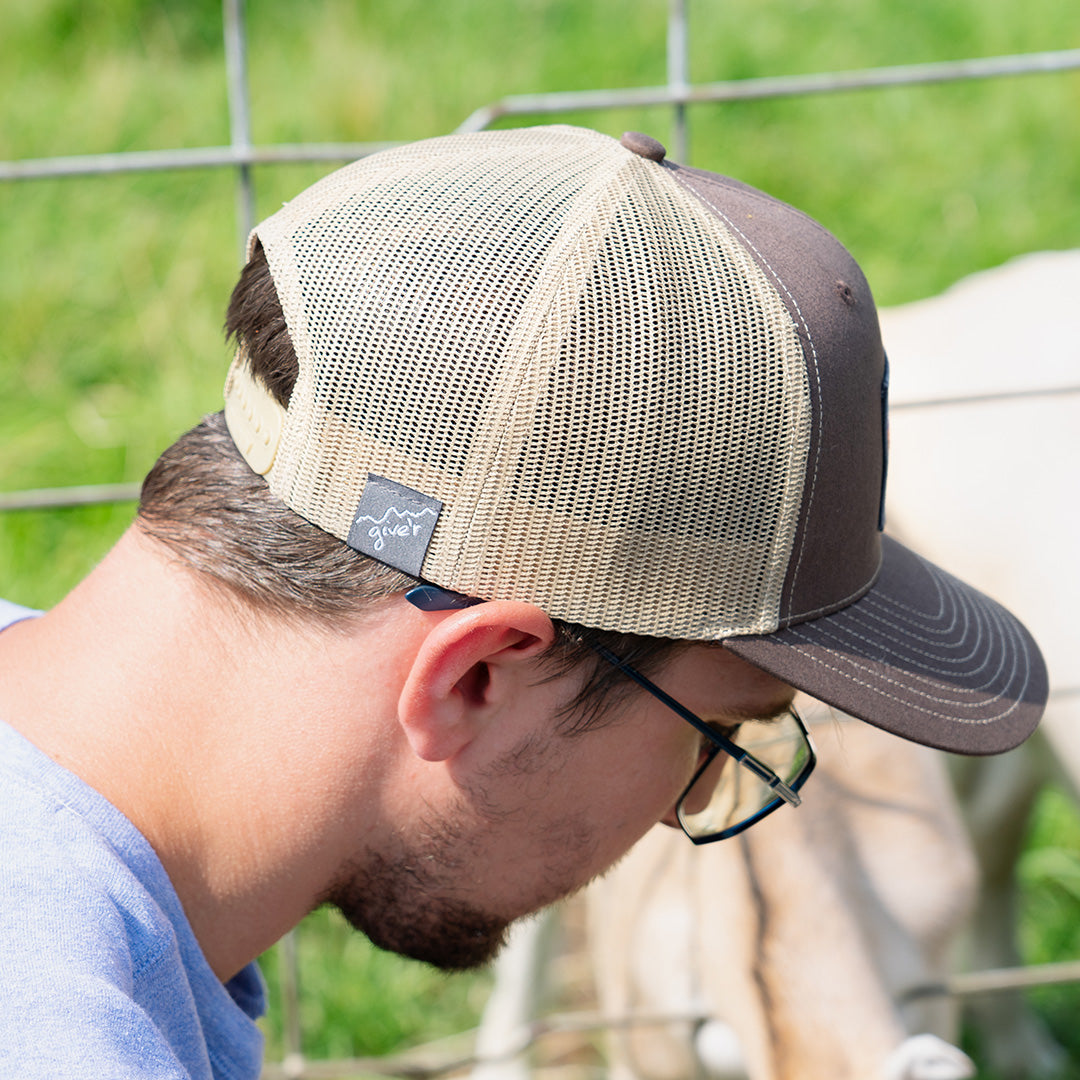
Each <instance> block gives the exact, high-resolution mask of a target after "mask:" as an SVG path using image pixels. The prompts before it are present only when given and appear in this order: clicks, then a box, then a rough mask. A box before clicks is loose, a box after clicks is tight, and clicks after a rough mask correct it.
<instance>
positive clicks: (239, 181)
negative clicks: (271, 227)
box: [0, 0, 1080, 1080]
mask: <svg viewBox="0 0 1080 1080" xmlns="http://www.w3.org/2000/svg"><path fill="white" fill-rule="evenodd" d="M222 9H223V40H224V55H225V66H226V81H227V90H228V109H229V127H230V141H229V144H228V145H227V146H212V147H200V148H193V149H172V150H153V151H131V152H125V153H103V154H90V155H79V156H56V157H48V158H38V159H24V160H15V161H0V182H12V183H14V182H31V181H35V180H48V179H56V178H60V177H68V178H79V177H89V176H100V175H106V174H119V173H143V172H158V171H175V170H184V169H231V170H233V171H234V172H235V177H236V221H237V236H238V245H239V250H240V254H241V258H242V257H243V253H244V248H245V244H246V239H247V236H248V234H249V233H250V231H251V229H252V228H253V227H254V225H255V187H254V178H253V168H254V167H255V166H263V165H283V164H294V163H300V162H308V163H310V162H327V163H340V162H346V161H351V160H355V159H357V158H360V157H364V156H366V155H369V154H373V153H376V152H378V151H380V150H383V149H387V148H389V147H392V146H396V145H399V143H396V142H348V143H298V144H275V145H272V146H256V145H254V144H253V142H252V136H251V101H250V97H249V93H248V78H247V29H246V22H245V10H244V0H223V3H222ZM666 45H667V50H666V60H667V81H666V82H665V83H664V84H663V85H661V86H652V87H624V88H616V89H595V90H587V91H575V92H555V93H542V94H529V95H514V96H509V97H505V98H503V99H501V100H499V101H495V102H492V103H490V104H487V105H485V106H483V107H481V108H479V109H477V110H475V111H474V112H473V113H472V114H470V115H469V116H468V117H467V118H466V119H465V120H464V121H463V122H462V123H461V124H460V125H459V128H458V130H459V131H480V130H483V129H485V128H487V127H490V126H491V125H492V124H494V123H495V122H497V121H499V120H502V119H506V118H514V117H526V116H529V115H539V114H545V115H551V114H558V113H566V112H573V111H579V110H602V109H612V108H624V107H640V108H644V107H646V106H666V107H669V108H670V109H671V111H672V117H673V138H672V148H671V149H672V153H671V156H672V158H673V159H675V160H678V161H680V162H682V163H684V164H690V163H691V162H692V152H691V148H690V145H689V138H688V133H687V123H686V114H687V109H688V108H689V107H690V106H702V105H708V104H711V105H717V104H721V103H731V102H745V101H752V100H765V99H769V98H780V97H804V96H808V95H815V94H835V93H852V92H855V91H869V90H880V89H884V88H888V87H898V86H915V85H929V84H935V83H947V82H962V81H974V80H984V79H1002V78H1009V77H1016V76H1023V75H1049V74H1053V73H1060V72H1066V71H1075V70H1080V49H1070V50H1058V51H1048V52H1036V53H1025V54H1021V55H1011V56H996V57H988V58H979V59H971V60H956V61H950V62H944V63H928V64H913V65H905V66H899V67H882V68H869V69H863V70H854V71H842V72H823V73H815V74H809V75H800V76H782V77H765V78H751V79H743V80H730V81H722V82H711V83H704V84H697V85H695V84H693V83H692V82H691V81H690V74H689V20H688V14H687V9H686V0H669V6H668V20H667V43H666ZM1077 393H1080V383H1077V384H1070V385H1063V386H1059V387H1054V388H1050V389H1039V390H1030V391H1027V390H1017V391H1012V392H1007V393H1002V394H993V395H972V396H967V397H947V398H937V399H932V400H925V401H914V402H904V403H898V404H896V405H894V408H897V409H925V408H940V407H950V408H953V407H957V406H963V405H971V404H979V403H982V402H988V401H1000V400H1006V399H1014V398H1025V397H1032V396H1040V397H1045V396H1060V395H1073V394H1077ZM138 493H139V485H138V484H96V485H83V486H78V487H63V488H58V487H54V488H42V489H36V490H27V491H15V492H0V512H16V511H29V510H46V509H57V508H67V507H78V506H88V505H95V504H103V503H116V502H126V501H132V500H135V499H137V498H138ZM282 956H283V962H282V964H281V969H282V985H281V987H280V993H281V999H282V1008H283V1028H284V1042H285V1047H286V1053H285V1055H284V1058H283V1060H282V1061H281V1062H268V1063H267V1064H266V1066H265V1068H264V1074H263V1075H264V1077H265V1078H267V1080H277V1078H282V1080H285V1078H287V1080H301V1078H308V1080H315V1078H320V1077H352V1076H371V1075H383V1076H400V1077H411V1078H415V1080H429V1078H431V1080H434V1078H436V1077H439V1076H443V1075H446V1074H448V1073H452V1072H459V1071H462V1070H465V1069H467V1068H469V1067H470V1066H473V1065H477V1064H490V1063H492V1062H493V1061H498V1060H505V1059H506V1058H507V1057H510V1056H515V1055H517V1054H519V1053H522V1052H524V1051H525V1050H527V1049H528V1048H530V1047H532V1046H535V1045H536V1044H537V1043H538V1042H540V1041H542V1040H544V1039H545V1038H547V1037H548V1036H551V1035H553V1034H559V1033H563V1034H565V1033H566V1032H578V1033H583V1032H588V1031H595V1030H599V1029H602V1028H610V1027H612V1026H631V1025H657V1024H670V1023H680V1022H681V1023H686V1022H688V1021H689V1022H700V1021H702V1020H705V1019H708V1017H704V1016H701V1015H699V1014H696V1013H695V1014H693V1015H687V1014H677V1015H676V1014H664V1015H658V1014H644V1013H642V1014H633V1015H627V1016H625V1017H621V1018H617V1019H612V1018H610V1017H608V1018H604V1017H601V1016H600V1015H598V1014H594V1013H586V1012H582V1013H573V1014H559V1015H555V1016H549V1017H546V1018H543V1019H539V1020H536V1021H534V1022H532V1023H531V1024H529V1025H528V1026H527V1027H526V1028H523V1029H522V1030H521V1031H520V1032H519V1033H518V1035H517V1039H516V1041H515V1042H514V1045H513V1047H512V1049H511V1050H508V1051H507V1052H506V1053H503V1054H500V1055H498V1056H497V1057H491V1056H483V1055H478V1054H476V1053H475V1052H474V1049H473V1045H472V1037H473V1035H474V1033H470V1032H464V1033H462V1034H461V1035H460V1036H457V1037H455V1038H454V1039H452V1040H444V1041H442V1042H440V1043H438V1044H434V1045H433V1046H431V1047H418V1048H413V1049H412V1050H410V1051H408V1052H406V1053H403V1054H399V1055H394V1056H391V1057H384V1058H368V1059H351V1060H339V1061H307V1060H305V1058H304V1056H303V1053H302V1043H303V1030H302V1024H301V1021H300V995H299V989H298V986H299V981H298V967H299V961H298V958H297V951H296V947H295V939H294V938H293V937H292V935H290V936H289V937H287V938H286V939H285V941H284V942H283V947H282ZM1077 981H1080V963H1064V964H1052V965H1042V966H1030V967H1027V968H1020V969H1010V970H1003V971H989V972H975V973H969V974H965V975H957V976H954V977H953V978H952V979H950V980H949V981H948V982H947V983H946V984H940V985H934V986H926V987H914V988H912V989H911V990H910V991H909V996H910V997H912V998H915V997H925V996H934V995H942V994H948V995H951V996H955V997H964V996H969V995H976V994H984V993H995V992H999V991H1002V990H1009V989H1016V988H1021V987H1030V986H1036V985H1048V984H1051V983H1060V982H1077Z"/></svg>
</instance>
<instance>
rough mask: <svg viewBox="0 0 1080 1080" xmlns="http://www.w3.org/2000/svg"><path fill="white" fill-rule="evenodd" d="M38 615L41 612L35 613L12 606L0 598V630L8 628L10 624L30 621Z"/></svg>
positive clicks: (19, 606)
mask: <svg viewBox="0 0 1080 1080" xmlns="http://www.w3.org/2000/svg"><path fill="white" fill-rule="evenodd" d="M40 614H41V612H40V611H35V610H34V608H28V607H23V606H22V605H21V604H13V603H12V602H11V601H10V600H5V599H4V598H3V597H0V630H3V629H4V627H6V626H10V625H11V624H12V623H17V622H20V621H21V620H22V619H32V618H33V617H34V616H35V615H40Z"/></svg>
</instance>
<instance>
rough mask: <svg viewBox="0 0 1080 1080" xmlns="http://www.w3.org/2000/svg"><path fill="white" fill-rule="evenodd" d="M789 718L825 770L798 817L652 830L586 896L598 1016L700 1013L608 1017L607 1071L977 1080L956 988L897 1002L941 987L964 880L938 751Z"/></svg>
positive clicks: (622, 1076) (962, 910) (620, 1077)
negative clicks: (709, 828) (657, 1022)
mask: <svg viewBox="0 0 1080 1080" xmlns="http://www.w3.org/2000/svg"><path fill="white" fill-rule="evenodd" d="M800 711H801V712H802V713H803V714H804V715H805V718H806V719H807V720H808V722H809V724H810V726H811V731H812V735H813V738H814V741H815V744H816V746H817V749H818V754H819V764H818V769H817V772H816V773H815V775H814V776H813V778H812V779H811V781H810V782H809V783H808V784H807V786H806V788H805V789H804V802H803V805H802V806H801V807H800V808H799V809H798V810H797V811H789V810H787V809H784V810H781V811H779V812H777V813H775V814H773V815H772V816H771V817H770V818H769V819H767V820H766V821H763V822H761V823H760V824H758V825H756V826H755V827H754V828H753V829H750V830H748V831H747V832H746V833H744V834H742V835H741V836H739V837H736V838H733V839H731V840H727V841H722V842H720V843H717V844H712V845H709V846H706V847H700V848H695V847H693V846H692V845H691V844H690V843H689V842H688V841H687V840H686V839H685V837H683V836H682V835H681V834H679V833H676V832H673V831H672V830H669V829H664V828H662V827H661V828H658V829H655V830H653V831H652V832H651V833H650V834H649V835H648V836H647V837H646V838H645V840H644V841H643V842H642V843H641V844H639V845H638V846H637V847H636V848H635V849H634V850H633V851H632V852H631V853H630V855H629V856H628V857H627V858H626V859H624V860H623V862H621V863H620V864H619V865H618V866H617V867H616V868H615V869H614V870H613V871H612V872H611V873H610V874H609V875H608V876H607V877H606V878H605V879H604V880H603V881H601V882H599V883H597V884H596V885H594V886H593V887H592V888H591V889H590V892H589V894H588V904H589V912H590V935H589V937H590V949H591V952H592V955H593V962H594V971H595V973H596V982H597V987H598V992H599V996H600V1001H601V1006H602V1009H603V1011H604V1012H605V1013H606V1014H607V1015H609V1016H612V1017H618V1016H626V1015H627V1014H629V1013H631V1012H636V1013H645V1014H649V1013H652V1014H656V1013H667V1014H672V1013H681V1014H683V1015H693V1014H694V1013H695V1012H697V1013H700V1014H703V1015H705V1016H708V1017H710V1018H711V1022H709V1023H707V1024H705V1025H704V1026H698V1027H695V1025H693V1024H689V1023H688V1024H681V1025H670V1026H667V1027H655V1026H649V1027H641V1028H631V1029H615V1030H614V1031H613V1034H612V1036H611V1053H612V1061H613V1071H612V1075H613V1076H614V1077H616V1078H617V1080H629V1078H630V1077H638V1078H642V1080H685V1078H687V1077H692V1076H694V1075H696V1074H697V1073H698V1072H699V1071H700V1068H699V1066H704V1068H705V1071H706V1072H707V1073H708V1074H710V1075H712V1076H715V1077H723V1078H724V1080H728V1078H732V1080H734V1078H736V1077H738V1078H745V1077H750V1078H751V1080H841V1078H851V1080H959V1078H962V1077H969V1076H973V1075H974V1068H973V1066H972V1064H971V1062H970V1060H969V1059H967V1058H966V1057H965V1056H964V1055H963V1054H961V1053H960V1052H959V1051H958V1050H956V1049H955V1048H954V1047H952V1046H950V1045H948V1044H947V1043H946V1042H945V1041H943V1039H942V1038H941V1036H951V1035H952V1034H953V1032H954V1029H955V1022H954V1021H955V1017H954V1016H953V1014H952V1009H951V1003H950V1002H949V1000H948V999H947V998H945V997H927V998H917V999H914V1000H910V1001H908V1000H907V999H906V995H907V992H908V991H911V990H913V989H915V988H919V987H926V986H930V985H940V984H941V983H942V982H943V980H944V978H945V976H946V974H947V972H948V970H949V966H950V955H949V951H950V945H951V943H952V941H953V939H954V937H955V935H956V933H957V931H958V930H959V929H960V928H961V927H962V926H963V924H964V921H965V919H966V916H967V914H968V911H969V906H970V903H971V901H972V900H973V898H974V895H975V889H976V872H975V866H974V861H973V859H972V857H971V853H970V848H969V846H968V844H967V839H966V835H965V832H964V828H963V825H962V823H961V821H960V818H959V815H958V812H957V810H956V807H955V804H954V801H953V797H952V792H951V789H950V787H949V784H948V779H947V777H946V774H945V770H944V766H943V762H942V760H941V758H940V755H937V754H935V753H934V752H933V751H930V750H926V749H925V748H923V747H920V746H916V745H914V744H912V743H907V742H904V741H902V740H899V739H897V738H895V737H894V736H891V735H886V734H884V733H883V732H880V731H877V730H876V729H874V728H871V727H869V726H868V725H866V724H863V723H860V722H857V721H852V720H850V719H849V718H848V717H845V716H844V715H843V714H840V713H835V712H834V711H833V710H830V709H827V708H825V707H824V706H821V705H818V704H816V703H808V702H807V701H806V700H805V699H800ZM912 1036H918V1038H914V1039H913V1038H912ZM935 1036H936V1037H935ZM695 1059H696V1060H695Z"/></svg>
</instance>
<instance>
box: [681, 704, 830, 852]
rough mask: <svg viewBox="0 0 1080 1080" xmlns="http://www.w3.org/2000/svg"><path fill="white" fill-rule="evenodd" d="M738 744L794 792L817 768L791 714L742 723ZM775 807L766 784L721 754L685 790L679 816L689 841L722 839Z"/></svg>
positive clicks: (775, 798) (711, 760)
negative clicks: (814, 767)
mask: <svg viewBox="0 0 1080 1080" xmlns="http://www.w3.org/2000/svg"><path fill="white" fill-rule="evenodd" d="M735 738H736V742H738V744H739V746H740V747H741V748H742V749H744V750H746V751H748V752H749V753H750V754H752V755H753V756H754V757H755V758H757V759H758V760H759V761H761V762H762V763H763V764H765V765H767V766H768V767H769V768H770V769H772V771H773V772H774V773H776V774H777V776H779V777H780V779H781V780H783V781H784V782H785V783H786V784H788V785H789V786H791V787H799V786H801V782H802V781H803V780H804V779H805V778H806V776H807V775H809V771H810V769H811V768H812V766H813V752H812V750H811V748H810V744H809V743H808V741H807V739H806V736H805V734H804V732H803V729H802V726H801V725H800V723H799V721H798V719H797V718H796V716H795V714H794V713H793V712H790V711H788V712H785V713H783V714H782V715H781V716H779V717H778V718H776V719H774V720H760V721H750V722H744V723H743V724H742V725H741V726H740V727H739V733H738V735H737V736H736V737H735ZM777 801H778V798H777V795H776V792H775V791H773V789H772V788H770V787H769V785H768V784H767V783H765V781H763V780H761V779H759V778H758V777H757V776H756V775H755V774H754V773H753V772H751V771H750V770H749V769H746V768H742V767H740V766H739V765H738V764H737V763H736V762H735V761H733V760H732V759H731V758H729V757H728V756H727V755H726V754H725V753H724V752H723V751H722V750H718V752H716V753H714V754H712V755H711V757H710V759H709V760H707V761H706V762H705V763H704V764H703V765H702V766H701V768H700V769H699V770H698V772H697V773H696V774H695V776H694V778H693V780H691V782H690V784H689V785H688V786H687V788H686V791H685V792H684V793H683V795H682V798H681V799H680V800H679V803H678V807H677V812H678V817H679V823H680V824H681V825H682V827H683V829H684V830H685V831H686V833H687V834H688V835H689V836H690V837H691V839H698V838H705V837H709V838H713V839H721V837H723V836H731V835H733V834H734V833H736V832H740V831H741V829H742V828H745V827H746V826H747V825H750V824H752V823H753V822H754V821H755V820H756V819H757V818H758V817H760V816H761V813H762V811H763V810H765V809H766V808H768V807H771V806H772V805H773V804H775V803H776V802H777Z"/></svg>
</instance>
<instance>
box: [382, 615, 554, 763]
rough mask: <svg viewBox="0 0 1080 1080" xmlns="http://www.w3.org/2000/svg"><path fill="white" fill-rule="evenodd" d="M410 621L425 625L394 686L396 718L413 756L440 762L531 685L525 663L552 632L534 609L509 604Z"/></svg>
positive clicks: (531, 677) (550, 638) (529, 665)
mask: <svg viewBox="0 0 1080 1080" xmlns="http://www.w3.org/2000/svg"><path fill="white" fill-rule="evenodd" d="M418 617H423V618H428V619H432V625H431V629H430V630H429V631H428V633H427V634H426V635H425V636H424V638H423V640H422V641H421V643H420V646H419V648H418V649H417V651H416V655H415V658H414V660H413V663H412V667H411V669H410V671H409V674H408V676H407V678H406V680H405V685H404V687H403V688H402V691H401V697H400V699H399V702H398V718H399V721H400V723H401V726H402V729H403V730H404V732H405V735H406V737H407V738H408V740H409V744H410V746H411V747H412V749H413V752H414V753H415V754H416V755H417V757H420V758H422V759H423V760H425V761H445V760H447V759H448V758H451V757H453V756H454V754H456V753H458V752H459V751H461V750H463V749H464V748H465V747H466V746H468V745H469V743H470V742H471V741H472V740H473V739H474V738H475V737H476V736H477V735H478V734H479V733H480V732H481V731H482V730H483V729H484V727H485V726H486V723H487V722H488V721H489V720H490V719H492V717H493V716H494V715H495V714H497V712H498V711H499V709H500V708H502V707H503V706H504V705H506V704H508V703H509V702H510V701H512V700H513V698H514V696H515V695H516V694H517V693H518V692H520V690H521V689H522V688H524V687H525V686H526V685H527V684H528V683H530V682H533V681H535V672H534V670H533V669H532V661H533V660H535V658H536V657H537V656H539V655H540V654H542V653H543V652H544V651H545V650H546V649H547V648H548V647H549V646H550V645H551V643H552V641H553V640H554V638H555V628H554V627H553V626H552V623H551V619H550V618H548V616H547V615H545V614H544V612H543V611H541V610H540V609H539V608H538V607H535V606H534V605H532V604H524V603H519V602H517V601H511V600H493V601H490V602H489V603H484V604H478V605H476V606H475V607H470V608H466V609H464V610H462V611H453V612H440V613H439V614H438V615H437V616H431V615H427V616H421V615H418Z"/></svg>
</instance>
